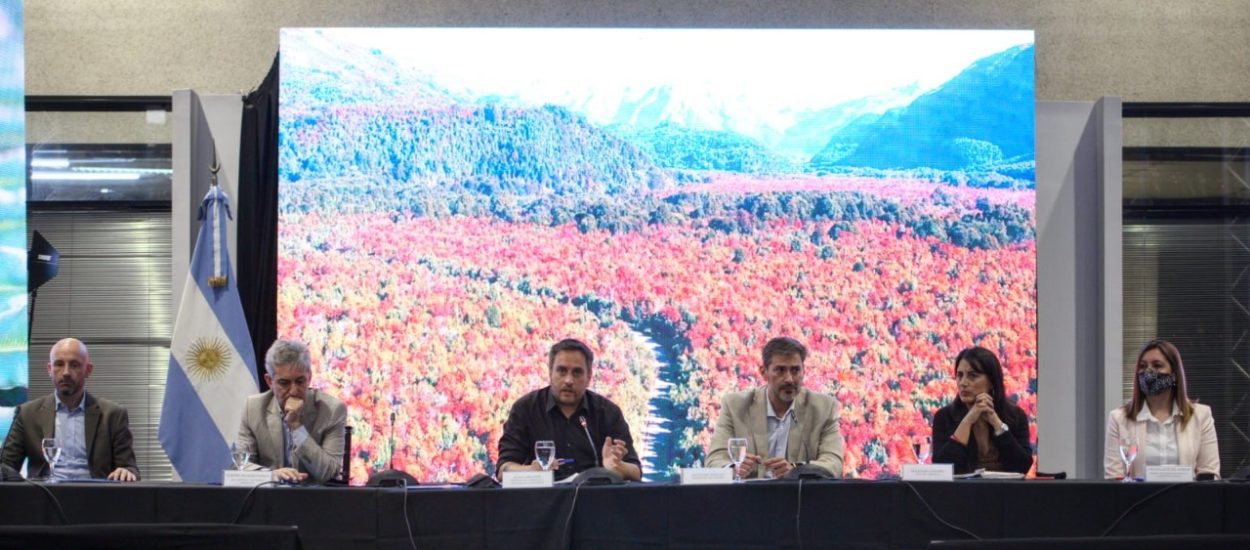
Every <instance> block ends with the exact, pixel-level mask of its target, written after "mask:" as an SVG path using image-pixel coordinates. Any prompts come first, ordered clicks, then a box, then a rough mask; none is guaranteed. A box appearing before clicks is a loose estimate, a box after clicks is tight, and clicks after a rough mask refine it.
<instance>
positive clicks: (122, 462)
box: [0, 338, 139, 481]
mask: <svg viewBox="0 0 1250 550" xmlns="http://www.w3.org/2000/svg"><path fill="white" fill-rule="evenodd" d="M93 368H94V366H93V365H92V364H91V358H90V356H89V355H88V354H87V346H86V345H85V344H83V343H82V342H80V341H78V340H76V339H73V338H66V339H64V340H61V341H60V342H57V343H56V345H54V346H52V352H51V353H50V354H49V355H48V377H49V378H51V379H52V385H53V387H54V388H55V389H54V392H53V394H52V395H46V396H44V397H40V398H38V399H32V400H31V401H28V402H26V403H24V404H22V405H21V406H20V407H18V408H17V411H16V412H15V413H14V415H13V425H12V427H10V428H9V435H8V436H7V437H5V439H4V450H3V453H2V454H0V463H3V464H4V465H6V466H9V467H11V468H13V469H15V470H17V469H21V467H22V460H27V461H28V464H27V472H29V473H31V474H32V475H35V476H40V477H45V476H47V475H48V473H49V472H48V464H47V462H46V461H45V460H44V457H43V445H42V442H43V439H44V438H45V437H55V438H57V440H58V442H59V443H60V446H61V449H62V451H61V458H60V459H59V460H58V461H57V465H56V466H57V472H56V475H57V477H58V478H60V477H62V475H64V476H66V477H68V478H75V477H93V478H108V479H111V480H114V481H137V480H138V479H139V467H138V466H137V465H136V463H135V452H134V447H133V441H134V438H133V437H132V436H131V434H130V417H129V415H127V413H126V408H125V407H123V406H121V405H118V404H117V403H114V402H112V401H109V400H107V399H101V398H98V397H95V396H93V395H90V394H88V393H87V390H86V384H87V378H88V377H90V376H91V371H92V369H93Z"/></svg>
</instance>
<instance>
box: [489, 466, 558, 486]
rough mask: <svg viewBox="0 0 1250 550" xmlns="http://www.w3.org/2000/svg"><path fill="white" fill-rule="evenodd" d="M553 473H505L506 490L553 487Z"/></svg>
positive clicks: (504, 484) (503, 480)
mask: <svg viewBox="0 0 1250 550" xmlns="http://www.w3.org/2000/svg"><path fill="white" fill-rule="evenodd" d="M551 474H552V472H551V471H550V470H549V471H546V472H533V471H519V472H518V471H510V472H504V473H503V479H502V482H503V488H504V489H529V488H534V487H551V486H552V479H554V478H553V477H552V475H551Z"/></svg>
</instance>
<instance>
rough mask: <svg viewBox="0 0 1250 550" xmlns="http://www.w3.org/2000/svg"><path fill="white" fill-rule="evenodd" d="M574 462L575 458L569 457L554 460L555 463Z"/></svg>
mask: <svg viewBox="0 0 1250 550" xmlns="http://www.w3.org/2000/svg"><path fill="white" fill-rule="evenodd" d="M574 462H576V461H575V460H573V459H571V458H561V459H560V460H557V461H556V463H558V464H572V463H574Z"/></svg>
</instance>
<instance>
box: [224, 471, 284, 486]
mask: <svg viewBox="0 0 1250 550" xmlns="http://www.w3.org/2000/svg"><path fill="white" fill-rule="evenodd" d="M268 481H273V472H271V471H269V470H226V471H225V474H224V475H223V476H222V478H221V486H222V487H255V486H257V485H260V484H261V483H265V482H268Z"/></svg>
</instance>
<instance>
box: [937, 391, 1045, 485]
mask: <svg viewBox="0 0 1250 550" xmlns="http://www.w3.org/2000/svg"><path fill="white" fill-rule="evenodd" d="M967 415H968V407H967V406H966V405H964V403H963V401H960V400H959V399H955V401H954V402H953V403H951V404H950V405H947V406H945V407H942V408H941V409H938V412H937V413H936V414H934V415H933V463H934V464H954V465H955V473H956V474H967V473H971V472H975V471H976V470H977V469H978V468H981V465H980V464H978V463H977V457H978V456H979V451H980V448H979V447H978V446H977V438H976V437H974V436H969V437H968V444H967V445H962V444H960V443H959V442H958V441H955V440H954V439H951V436H952V435H954V434H955V429H956V428H958V427H959V423H960V422H963V420H964V417H965V416H967ZM998 417H999V418H1000V419H1002V421H1003V422H1006V423H1007V430H1008V431H1007V433H1004V434H1002V435H999V436H994V435H992V434H991V436H990V437H991V440H992V442H993V444H994V447H996V448H997V449H998V459H999V460H1000V461H1001V462H1002V463H1003V469H1004V470H1006V471H1008V472H1018V473H1021V474H1024V473H1028V471H1029V468H1031V467H1032V466H1033V446H1032V445H1031V444H1030V443H1029V416H1028V415H1027V414H1025V412H1024V409H1021V408H1020V407H1017V406H1015V405H1014V404H1012V403H1011V402H1007V410H1005V411H1003V412H1001V413H999V414H998Z"/></svg>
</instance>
